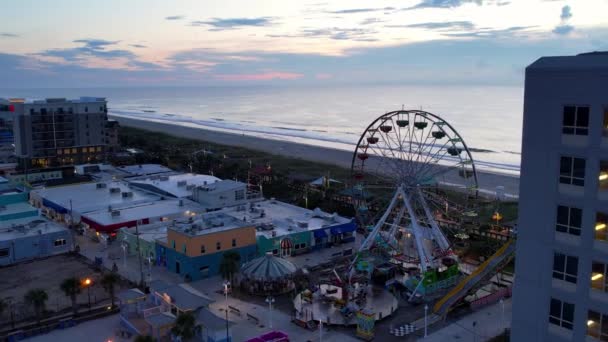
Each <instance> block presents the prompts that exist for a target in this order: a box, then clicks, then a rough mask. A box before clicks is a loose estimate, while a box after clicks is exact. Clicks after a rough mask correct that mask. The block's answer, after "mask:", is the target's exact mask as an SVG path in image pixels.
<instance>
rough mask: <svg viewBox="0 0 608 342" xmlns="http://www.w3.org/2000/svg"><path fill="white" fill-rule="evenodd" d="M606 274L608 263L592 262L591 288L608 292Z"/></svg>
mask: <svg viewBox="0 0 608 342" xmlns="http://www.w3.org/2000/svg"><path fill="white" fill-rule="evenodd" d="M606 275H607V274H606V264H604V263H603V262H599V261H593V263H592V264H591V288H593V289H596V290H599V291H603V292H608V286H607V285H608V284H607V283H608V281H607V278H606ZM607 323H608V322H607Z"/></svg>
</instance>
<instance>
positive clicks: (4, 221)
mask: <svg viewBox="0 0 608 342" xmlns="http://www.w3.org/2000/svg"><path fill="white" fill-rule="evenodd" d="M27 199H28V194H27V193H26V192H20V191H19V190H17V189H11V190H4V191H3V192H2V193H0V266H5V265H10V264H14V263H17V262H20V261H25V260H31V259H36V258H43V257H47V256H51V255H56V254H62V253H66V252H69V251H71V250H72V247H73V241H72V234H71V231H69V230H68V229H67V228H65V227H62V226H60V225H58V224H56V223H54V222H51V221H49V220H47V219H45V218H43V217H41V216H40V215H39V213H38V209H36V208H34V207H32V206H31V205H30V204H29V203H28V202H27Z"/></svg>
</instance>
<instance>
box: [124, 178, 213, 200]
mask: <svg viewBox="0 0 608 342" xmlns="http://www.w3.org/2000/svg"><path fill="white" fill-rule="evenodd" d="M219 181H221V179H219V178H217V177H214V176H210V175H199V174H194V173H182V174H175V175H156V176H145V177H138V178H136V179H129V183H131V184H133V185H134V186H136V187H139V188H142V189H144V190H149V191H153V192H156V193H163V194H167V195H169V196H173V197H177V198H183V197H189V196H192V188H193V187H198V186H205V185H210V184H213V183H215V182H219Z"/></svg>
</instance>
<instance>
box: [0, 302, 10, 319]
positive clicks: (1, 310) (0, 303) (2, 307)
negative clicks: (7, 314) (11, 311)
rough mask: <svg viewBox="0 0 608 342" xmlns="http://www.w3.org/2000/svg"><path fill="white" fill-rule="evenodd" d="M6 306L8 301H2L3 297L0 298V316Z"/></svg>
mask: <svg viewBox="0 0 608 342" xmlns="http://www.w3.org/2000/svg"><path fill="white" fill-rule="evenodd" d="M7 307H8V303H7V302H5V301H4V299H0V317H2V314H3V313H4V310H6V308H7Z"/></svg>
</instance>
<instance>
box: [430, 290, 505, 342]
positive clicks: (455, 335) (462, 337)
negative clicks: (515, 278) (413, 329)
mask: <svg viewBox="0 0 608 342" xmlns="http://www.w3.org/2000/svg"><path fill="white" fill-rule="evenodd" d="M510 326H511V299H510V298H509V299H506V300H505V301H504V314H503V305H502V304H500V302H499V303H496V304H493V305H490V306H487V307H485V308H483V309H481V310H479V311H476V312H474V313H472V314H470V315H468V316H466V317H463V318H461V319H459V320H458V321H456V322H453V323H451V324H449V325H448V326H446V327H443V328H441V329H439V330H437V331H434V332H433V333H431V334H429V335H428V337H427V338H426V339H424V338H422V339H421V340H423V341H429V342H443V341H458V342H467V341H471V342H482V341H487V340H489V339H491V338H493V337H495V336H497V335H499V334H501V333H502V332H503V331H504V330H505V328H508V327H510Z"/></svg>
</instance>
